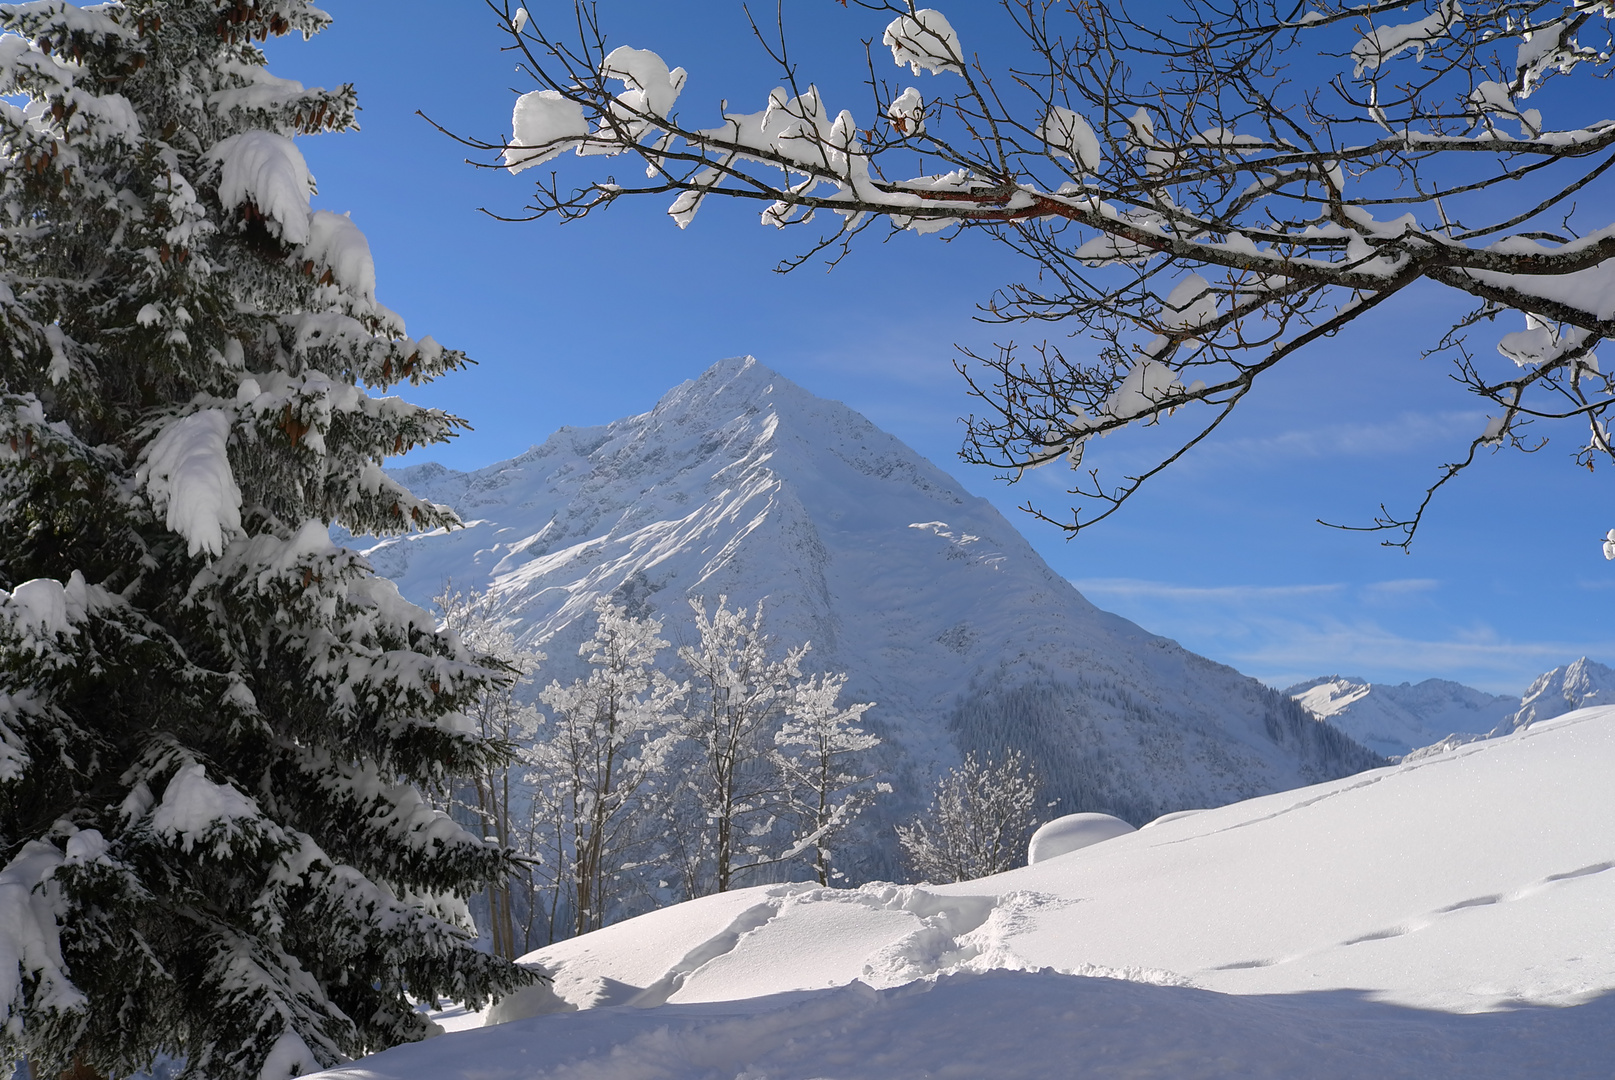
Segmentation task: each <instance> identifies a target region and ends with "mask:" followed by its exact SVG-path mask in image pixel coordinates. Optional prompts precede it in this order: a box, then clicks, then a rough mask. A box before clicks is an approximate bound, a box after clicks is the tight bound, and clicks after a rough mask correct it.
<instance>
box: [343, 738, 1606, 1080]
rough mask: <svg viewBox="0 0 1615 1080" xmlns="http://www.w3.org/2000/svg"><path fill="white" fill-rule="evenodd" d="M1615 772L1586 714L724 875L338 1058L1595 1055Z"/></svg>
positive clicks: (1347, 1063) (854, 1074)
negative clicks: (882, 850)
mask: <svg viewBox="0 0 1615 1080" xmlns="http://www.w3.org/2000/svg"><path fill="white" fill-rule="evenodd" d="M1612 775H1615V708H1610V707H1604V708H1597V709H1586V710H1581V711H1578V712H1574V713H1570V714H1567V715H1564V716H1561V717H1558V718H1555V719H1552V720H1549V721H1545V722H1540V723H1537V724H1535V725H1532V726H1531V727H1529V728H1527V729H1525V730H1523V731H1521V732H1517V733H1515V734H1513V735H1509V736H1507V737H1504V738H1500V739H1495V740H1491V741H1487V742H1482V743H1475V744H1472V745H1470V746H1466V747H1461V748H1458V749H1456V750H1453V751H1451V752H1449V753H1446V754H1438V755H1432V756H1430V757H1426V758H1422V759H1419V760H1417V761H1413V762H1410V763H1407V764H1404V765H1401V766H1396V767H1391V768H1384V769H1379V770H1375V771H1373V772H1369V773H1363V774H1360V775H1358V776H1353V777H1349V778H1346V779H1342V780H1336V781H1331V782H1329V783H1325V784H1319V785H1316V786H1313V787H1310V788H1304V789H1300V790H1296V791H1290V792H1284V793H1282V794H1277V795H1269V796H1265V797H1263V798H1258V799H1252V800H1249V801H1247V802H1242V803H1238V804H1234V805H1231V806H1225V807H1221V808H1219V809H1214V810H1208V811H1205V812H1203V813H1199V814H1194V815H1190V816H1185V817H1178V818H1176V819H1174V820H1171V821H1164V822H1161V823H1159V824H1156V825H1153V826H1150V827H1147V828H1144V829H1141V830H1139V831H1138V832H1135V833H1129V834H1126V835H1123V836H1118V837H1115V838H1113V839H1110V840H1106V841H1104V842H1101V843H1098V844H1094V845H1091V846H1088V847H1084V848H1081V849H1080V850H1076V851H1072V852H1070V853H1068V854H1065V855H1061V856H1057V857H1055V858H1052V859H1049V860H1047V861H1044V862H1041V863H1039V864H1038V865H1036V866H1030V867H1026V868H1023V869H1020V870H1015V871H1011V872H1009V873H1005V874H1000V875H996V876H994V877H990V878H983V879H981V880H978V881H971V882H964V883H961V884H956V885H942V886H896V885H868V886H865V887H863V888H860V889H855V890H834V889H821V888H818V887H817V886H808V885H776V886H765V887H759V888H754V889H749V890H743V891H740V892H735V893H729V894H726V895H722V896H713V897H707V898H704V899H702V900H697V901H694V902H691V903H688V904H683V905H680V906H678V907H675V908H670V909H667V910H664V911H659V912H655V913H653V914H651V915H647V916H644V917H642V918H639V919H634V920H631V921H629V922H626V923H622V924H619V925H616V926H612V927H608V928H606V929H605V930H602V931H599V932H597V933H594V934H590V935H587V936H585V937H582V938H577V939H574V940H572V941H567V942H563V943H561V944H558V945H555V946H552V947H550V948H548V949H545V950H541V951H539V952H537V953H534V954H532V956H531V957H529V959H530V960H532V961H535V962H539V963H543V964H544V965H546V966H547V967H548V968H549V969H550V970H551V971H553V972H554V973H555V981H554V989H553V992H545V993H542V994H536V995H533V996H532V997H531V998H529V1000H528V1002H527V1003H526V1004H527V1006H528V1011H533V1012H542V1011H543V1010H546V1009H547V1010H552V1011H550V1012H548V1013H547V1014H545V1015H536V1016H530V1017H528V1018H526V1019H520V1020H514V1021H512V1022H510V1023H506V1024H503V1025H500V1026H497V1027H491V1028H484V1029H480V1030H472V1031H464V1032H460V1033H457V1034H451V1035H446V1036H443V1037H441V1038H438V1039H435V1040H432V1041H431V1042H428V1043H425V1044H420V1045H416V1046H409V1047H401V1048H398V1049H395V1050H392V1051H388V1052H387V1053H384V1054H380V1055H376V1056H374V1057H371V1058H368V1059H365V1060H364V1061H362V1062H360V1063H357V1064H356V1065H354V1066H352V1067H350V1068H346V1069H338V1070H334V1071H332V1072H331V1073H328V1074H325V1075H327V1076H328V1077H332V1078H335V1077H338V1076H341V1077H350V1078H358V1077H364V1078H366V1080H426V1078H428V1077H432V1078H438V1077H468V1078H469V1077H472V1076H475V1077H478V1078H479V1080H496V1078H500V1077H505V1076H510V1077H516V1076H521V1077H535V1076H556V1077H613V1078H618V1080H626V1078H633V1077H647V1078H648V1077H658V1078H661V1077H666V1078H695V1077H718V1076H721V1077H726V1078H727V1077H740V1076H745V1077H764V1076H766V1077H770V1078H772V1080H786V1078H791V1077H800V1078H803V1080H807V1078H811V1077H836V1078H844V1080H863V1078H870V1080H874V1078H884V1077H895V1076H961V1077H975V1076H992V1077H1004V1078H1013V1077H1038V1078H1042V1077H1047V1076H1050V1075H1074V1074H1080V1075H1084V1076H1087V1075H1099V1076H1105V1075H1112V1076H1121V1075H1125V1076H1163V1077H1165V1076H1171V1077H1195V1076H1258V1077H1259V1076H1274V1077H1278V1076H1300V1075H1305V1076H1312V1077H1358V1076H1408V1077H1414V1076H1417V1077H1454V1078H1456V1077H1466V1078H1468V1077H1492V1076H1496V1077H1505V1076H1509V1077H1512V1076H1523V1075H1551V1076H1556V1077H1579V1076H1588V1077H1591V1076H1601V1077H1607V1076H1608V1075H1609V1073H1610V1068H1611V1066H1610V1063H1611V1062H1612V1061H1615V993H1612V991H1615V932H1612V931H1615V872H1611V871H1612V870H1615V784H1612V783H1611V782H1610V777H1611V776H1612ZM522 1004H523V1003H522V1002H517V1001H513V1002H510V1003H508V1004H507V1006H506V1007H505V1009H504V1010H503V1011H504V1012H505V1013H506V1015H510V1014H513V1013H514V1014H519V1013H520V1012H521V1011H523V1010H522V1008H521V1007H520V1006H522ZM557 1010H564V1011H557Z"/></svg>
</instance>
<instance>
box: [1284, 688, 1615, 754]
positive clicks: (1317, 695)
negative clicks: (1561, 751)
mask: <svg viewBox="0 0 1615 1080" xmlns="http://www.w3.org/2000/svg"><path fill="white" fill-rule="evenodd" d="M1612 674H1615V673H1612ZM1284 693H1285V694H1287V695H1288V696H1290V697H1292V698H1294V699H1295V700H1296V701H1297V702H1298V703H1300V705H1301V707H1302V708H1304V709H1306V710H1307V711H1308V712H1309V713H1311V714H1312V715H1313V716H1316V717H1317V718H1318V719H1320V720H1328V721H1330V722H1331V723H1333V724H1334V725H1335V726H1336V727H1338V728H1340V730H1342V731H1344V732H1345V733H1346V734H1348V735H1350V736H1351V737H1352V738H1354V739H1356V740H1357V741H1358V742H1360V743H1362V744H1363V745H1364V746H1366V747H1368V748H1369V749H1370V750H1373V751H1374V752H1375V753H1378V754H1384V755H1385V756H1387V757H1400V756H1401V755H1403V754H1406V753H1407V752H1409V751H1410V750H1415V749H1418V748H1419V747H1423V746H1429V745H1431V744H1432V743H1437V742H1440V741H1441V740H1443V739H1445V738H1447V737H1448V736H1449V735H1454V734H1456V735H1459V736H1466V735H1484V734H1485V733H1487V732H1489V731H1491V730H1492V729H1493V728H1495V727H1497V725H1498V723H1499V722H1500V721H1502V720H1503V719H1504V718H1505V717H1507V716H1510V715H1512V714H1513V713H1514V712H1515V710H1517V709H1518V708H1519V707H1520V701H1519V699H1518V698H1514V697H1510V696H1508V695H1507V694H1488V693H1486V692H1485V691H1483V690H1476V689H1474V688H1473V687H1469V686H1464V685H1463V684H1462V683H1455V682H1451V681H1449V680H1447V679H1426V680H1424V681H1423V682H1421V683H1401V684H1399V685H1395V686H1392V685H1389V684H1386V683H1370V682H1367V681H1366V680H1364V679H1356V678H1350V677H1347V676H1342V675H1324V676H1322V677H1321V678H1317V679H1309V680H1307V681H1306V682H1303V683H1297V684H1296V685H1294V686H1292V687H1290V688H1289V689H1287V690H1285V691H1284ZM1560 711H1561V712H1563V711H1567V710H1563V709H1562V710H1560Z"/></svg>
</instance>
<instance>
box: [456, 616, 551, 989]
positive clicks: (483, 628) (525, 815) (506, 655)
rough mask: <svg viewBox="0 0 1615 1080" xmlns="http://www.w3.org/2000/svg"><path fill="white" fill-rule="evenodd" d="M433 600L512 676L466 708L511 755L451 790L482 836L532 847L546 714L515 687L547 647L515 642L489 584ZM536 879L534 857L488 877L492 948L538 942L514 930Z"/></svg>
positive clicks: (467, 641)
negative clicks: (530, 770)
mask: <svg viewBox="0 0 1615 1080" xmlns="http://www.w3.org/2000/svg"><path fill="white" fill-rule="evenodd" d="M432 602H433V603H434V604H436V605H437V609H438V611H439V612H440V613H441V614H442V616H443V628H444V629H446V630H450V631H452V632H453V633H455V634H456V635H458V636H459V639H460V642H461V644H463V645H464V646H465V647H466V648H468V649H470V650H471V653H472V655H473V657H475V659H476V660H477V662H478V663H480V664H482V665H484V666H485V667H488V668H489V669H491V670H499V671H504V672H506V673H507V674H508V675H509V676H510V678H509V679H508V680H506V681H504V682H501V683H494V684H491V685H489V686H488V687H487V688H486V689H485V690H483V692H482V693H481V694H480V695H479V696H478V698H477V699H476V701H475V702H473V703H472V704H471V706H470V707H469V708H467V710H466V713H467V715H469V716H470V717H471V719H472V720H473V721H474V722H475V723H476V725H477V733H478V734H479V735H481V736H482V738H483V739H485V740H487V741H488V742H490V743H492V744H495V745H498V746H501V747H503V748H504V749H505V753H506V755H507V756H505V757H502V758H499V759H490V760H488V761H486V762H485V763H483V765H482V767H481V768H480V769H478V770H477V771H475V772H473V773H471V774H470V775H469V776H456V777H453V778H451V780H450V791H449V795H450V798H451V800H455V799H463V801H464V804H465V805H464V809H465V810H469V811H470V813H471V815H472V816H473V818H474V821H475V824H476V826H477V828H478V829H479V830H480V831H481V833H482V836H483V838H484V839H486V840H488V841H490V842H492V843H494V844H497V845H498V846H499V847H501V848H506V849H511V848H517V847H520V848H523V849H524V850H526V849H527V847H528V843H530V840H529V838H528V837H527V836H526V835H525V833H526V832H527V831H528V830H527V826H528V823H529V822H531V820H532V811H531V808H530V807H528V806H527V805H526V804H527V803H528V802H529V801H530V800H529V798H528V797H527V793H526V792H525V791H524V790H523V789H524V785H523V783H522V765H523V763H530V762H531V760H532V742H533V739H534V737H535V736H536V735H537V734H538V727H539V721H540V717H539V713H538V710H537V709H536V708H534V707H533V706H532V705H530V704H524V703H522V702H519V701H517V700H516V689H517V687H518V685H519V684H521V683H523V682H526V681H528V680H529V679H530V678H531V677H532V674H533V672H534V670H536V669H537V667H538V665H539V664H540V663H542V662H543V661H544V654H543V653H542V652H538V651H535V650H531V649H524V648H522V647H521V646H519V645H518V644H517V643H516V639H515V637H514V636H513V635H512V634H511V633H510V630H509V628H508V627H506V626H505V625H504V623H503V621H502V620H501V619H500V618H499V616H498V615H497V614H496V612H495V611H494V605H493V599H492V597H491V596H490V595H489V594H488V593H486V592H480V591H477V590H472V591H471V592H469V593H463V592H459V591H458V590H456V589H454V588H452V587H448V586H446V587H445V588H444V590H443V591H442V592H441V593H439V594H438V595H437V596H435V597H433V598H432ZM512 772H515V774H516V775H515V776H514V777H512ZM462 793H463V794H462ZM464 796H469V798H464ZM524 841H525V842H524ZM534 885H535V883H534V881H533V867H532V866H531V865H530V864H529V865H524V866H522V867H521V868H520V869H518V870H516V871H514V873H513V876H512V877H511V878H507V879H505V880H503V881H490V882H489V883H488V887H487V889H486V895H487V899H488V928H489V936H490V937H491V938H492V945H493V951H494V955H496V956H504V957H508V958H510V959H515V958H516V957H517V956H520V955H521V954H522V953H525V952H527V951H528V950H529V949H530V948H531V947H532V942H531V941H530V940H529V939H530V938H531V932H530V931H529V932H528V933H523V934H519V935H518V934H517V932H516V930H517V926H518V924H520V925H523V926H524V927H531V925H532V921H533V918H532V917H533V914H534V912H533V906H534V902H535V887H534ZM518 908H519V909H520V910H519V911H518V910H517V909H518Z"/></svg>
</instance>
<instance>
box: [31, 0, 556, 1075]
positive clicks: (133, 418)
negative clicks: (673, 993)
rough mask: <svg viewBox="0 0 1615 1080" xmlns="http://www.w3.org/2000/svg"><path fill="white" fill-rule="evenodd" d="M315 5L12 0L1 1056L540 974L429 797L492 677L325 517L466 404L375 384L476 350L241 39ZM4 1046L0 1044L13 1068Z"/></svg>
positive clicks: (456, 765)
mask: <svg viewBox="0 0 1615 1080" xmlns="http://www.w3.org/2000/svg"><path fill="white" fill-rule="evenodd" d="M326 22H327V17H326V16H325V15H324V14H322V13H321V12H320V11H319V10H318V9H316V8H314V7H313V6H312V5H310V4H308V3H306V2H304V0H126V2H124V3H112V4H105V5H101V6H97V7H93V8H79V7H75V6H73V5H71V4H68V3H64V2H61V0H47V2H40V3H29V4H7V5H3V6H0V30H3V31H4V34H3V35H0V141H3V150H0V192H3V193H0V586H3V588H4V590H5V591H4V592H0V846H3V849H4V850H3V856H0V861H3V865H4V868H3V870H0V1060H4V1061H6V1062H10V1061H12V1060H14V1059H15V1058H16V1057H17V1056H19V1055H23V1054H26V1055H27V1056H28V1058H29V1061H30V1064H31V1067H32V1070H33V1075H35V1076H38V1077H46V1076H51V1075H55V1074H56V1073H58V1072H60V1071H62V1070H64V1069H68V1068H72V1069H73V1070H74V1072H75V1074H76V1075H90V1074H93V1073H97V1072H98V1073H101V1074H106V1075H124V1074H127V1073H129V1072H131V1071H134V1070H136V1069H139V1068H141V1067H143V1066H145V1065H146V1064H148V1063H149V1062H150V1061H151V1060H152V1057H153V1055H155V1054H158V1053H164V1054H169V1055H174V1056H177V1057H181V1058H183V1059H184V1060H185V1061H186V1066H187V1070H188V1073H189V1075H192V1076H197V1077H217V1078H230V1077H240V1078H248V1077H263V1078H264V1080H278V1078H281V1077H287V1076H292V1075H296V1074H298V1073H300V1072H303V1071H307V1070H309V1069H312V1068H314V1067H317V1066H320V1065H329V1064H333V1063H336V1062H339V1061H341V1060H342V1059H343V1058H345V1057H347V1056H350V1055H356V1054H360V1053H364V1052H366V1051H369V1050H373V1049H377V1048H380V1047H384V1046H387V1045H390V1044H393V1043H397V1042H400V1041H404V1040H409V1039H416V1038H420V1037H421V1036H422V1035H424V1034H426V1033H427V1031H428V1028H429V1025H428V1023H427V1021H426V1019H425V1018H424V1016H423V1015H422V1014H420V1013H418V1012H416V1011H415V1010H414V1009H413V1008H412V1006H411V997H414V998H428V999H429V998H432V997H434V996H437V995H446V996H450V997H453V998H456V999H460V1000H465V1001H468V1002H478V1001H482V1000H484V999H486V998H487V997H489V996H490V995H492V994H498V993H500V992H503V991H505V990H507V989H510V988H513V987H515V986H519V985H522V984H524V983H526V982H528V981H530V980H531V978H532V976H530V975H528V974H526V973H524V972H522V971H520V970H519V969H516V968H515V967H513V966H511V965H509V964H508V963H507V962H506V961H503V960H500V959H497V958H495V957H492V956H490V955H488V954H486V953H482V952H478V951H477V950H476V949H475V948H474V947H473V940H472V938H473V934H472V932H471V930H470V927H469V924H468V923H467V922H466V919H465V907H464V903H463V898H464V897H465V896H466V895H467V894H469V893H470V892H472V891H474V890H475V889H477V888H480V887H481V886H482V885H483V884H484V883H485V882H487V881H489V880H492V879H497V878H499V877H501V876H502V875H504V874H505V873H506V872H507V871H508V869H509V860H508V856H507V855H506V854H505V853H504V852H502V851H500V850H499V849H497V848H496V847H493V846H491V845H488V844H486V843H484V842H483V840H482V839H481V838H480V837H476V836H473V835H471V834H469V833H467V832H466V831H464V830H463V829H461V828H460V827H459V826H457V825H455V824H454V822H453V821H452V820H451V819H449V818H448V817H446V816H445V815H443V814H441V813H438V812H436V811H433V810H432V809H431V808H430V807H429V806H428V805H427V804H426V802H425V801H424V800H423V798H422V796H421V794H420V793H419V790H418V786H419V785H440V784H442V783H443V782H444V781H445V780H446V779H447V778H448V777H450V776H453V775H464V774H466V773H469V772H472V771H474V770H475V769H477V768H479V767H481V766H482V765H483V764H484V763H486V762H487V761H488V759H489V758H490V756H492V755H494V754H496V753H497V748H495V747H491V746H489V745H488V744H487V743H485V742H484V741H483V740H481V739H480V738H479V737H478V736H477V735H476V733H475V732H474V731H473V730H472V729H471V727H470V725H469V724H468V723H467V721H466V720H465V718H464V716H463V715H462V709H463V708H464V707H465V706H467V705H468V704H470V703H471V702H472V701H474V700H475V699H476V697H477V695H478V694H479V693H481V691H482V690H483V689H484V688H486V687H487V686H488V685H489V684H490V681H492V680H495V679H497V678H498V677H499V676H498V675H497V674H496V673H494V672H491V671H488V670H486V669H484V668H481V667H478V666H476V665H475V664H473V663H472V662H471V661H470V658H469V656H468V655H467V654H466V653H465V652H464V651H463V650H462V649H461V648H459V647H458V646H457V645H456V644H455V643H454V642H453V641H452V640H451V639H449V638H447V637H444V636H440V635H438V634H437V633H436V632H435V630H434V626H433V622H432V619H431V618H430V617H429V616H428V615H427V614H426V613H425V612H424V611H421V610H420V609H418V608H416V607H414V606H412V605H409V604H407V603H405V602H403V601H402V600H401V599H400V597H399V595H398V593H397V590H396V589H395V588H394V587H393V585H392V584H391V583H390V582H386V581H382V580H379V579H377V578H376V577H375V576H374V575H373V574H372V573H371V571H370V568H369V567H368V566H367V565H366V564H365V562H364V561H363V560H362V559H361V558H360V557H359V556H357V555H356V554H354V553H352V552H350V551H346V550H339V549H337V548H335V547H333V545H332V543H331V541H330V540H329V538H328V528H327V526H328V523H331V522H338V523H340V524H342V525H344V526H346V527H347V528H349V529H351V530H352V531H354V532H388V531H399V530H403V529H407V528H411V527H417V526H418V527H430V526H434V525H440V524H445V523H447V522H449V521H450V520H451V515H450V514H449V512H448V511H447V510H444V509H442V508H439V507H435V506H432V505H430V504H427V503H423V502H421V501H419V500H416V499H415V498H413V497H411V496H410V495H409V494H408V493H407V492H406V491H404V490H403V489H401V488H400V487H399V486H398V485H396V484H395V483H394V482H392V481H390V480H389V479H388V478H387V477H386V476H385V475H384V474H383V472H382V471H381V465H380V463H381V461H382V459H383V458H384V457H385V456H386V455H389V454H396V453H400V452H402V451H404V450H406V449H408V448H409V447H411V446H415V445H419V444H421V443H430V442H435V441H438V440H441V439H443V438H444V437H446V436H447V435H448V434H450V432H451V429H452V428H453V427H454V425H455V423H456V421H455V420H454V419H453V418H452V417H449V416H446V415H444V414H442V413H440V412H436V411H431V410H425V409H419V408H415V407H413V406H410V405H408V404H406V403H404V402H402V401H400V400H398V399H396V398H389V397H374V396H372V395H371V393H370V389H371V388H381V387H385V386H388V385H390V384H393V383H397V382H399V381H401V380H410V381H412V382H419V381H421V380H423V379H428V378H432V377H434V376H436V375H438V374H440V373H442V372H445V371H447V370H449V369H452V368H454V367H457V366H459V365H460V364H461V363H462V362H463V359H464V358H463V357H462V356H461V355H460V354H459V353H455V352H451V351H448V350H444V349H442V348H439V347H438V346H437V345H435V344H434V343H433V342H432V341H431V339H429V338H423V339H420V340H411V339H410V338H408V337H406V336H405V333H404V327H403V324H402V322H401V321H400V320H399V319H398V317H397V316H395V315H394V314H392V313H391V312H389V311H387V310H386V309H385V308H383V307H381V306H380V305H379V304H378V303H377V302H376V300H375V294H374V287H375V281H374V268H373V266H372V264H371V259H370V254H369V249H368V246H367V245H366V243H365V240H364V238H363V236H362V235H361V234H360V233H359V231H358V229H356V228H355V227H354V225H353V224H352V222H350V221H349V220H348V219H347V218H346V217H342V216H339V215H336V214H332V213H329V212H326V211H319V212H312V213H311V212H310V207H309V198H310V193H311V192H312V190H313V185H312V182H311V180H310V178H309V175H308V172H307V170H306V168H305V166H304V162H303V158H302V155H301V154H300V153H299V151H298V149H297V147H296V145H295V144H294V142H293V141H292V137H293V136H294V135H297V134H300V133H303V134H312V133H315V132H320V131H337V130H342V129H345V128H350V127H352V126H353V121H354V108H355V102H354V94H353V90H352V88H351V87H347V86H344V87H341V88H339V89H337V90H334V91H326V90H304V89H303V88H302V87H301V86H299V85H297V84H295V83H292V82H288V81H286V80H282V79H277V78H274V77H272V76H271V75H269V73H268V72H267V71H266V70H265V66H264V56H263V54H262V53H261V52H260V51H259V49H258V48H257V47H256V46H255V45H254V42H255V41H262V40H264V39H265V38H266V37H268V36H270V35H278V34H285V33H288V32H300V33H303V34H305V35H307V34H311V33H313V32H315V31H318V30H319V29H320V28H321V27H323V26H324V25H325V23H326ZM4 1067H6V1068H9V1065H6V1066H4Z"/></svg>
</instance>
